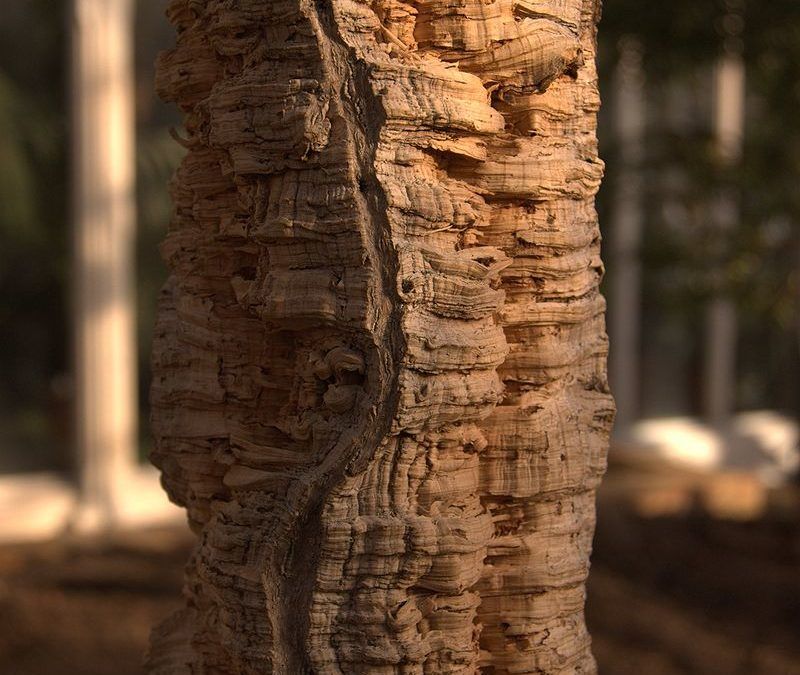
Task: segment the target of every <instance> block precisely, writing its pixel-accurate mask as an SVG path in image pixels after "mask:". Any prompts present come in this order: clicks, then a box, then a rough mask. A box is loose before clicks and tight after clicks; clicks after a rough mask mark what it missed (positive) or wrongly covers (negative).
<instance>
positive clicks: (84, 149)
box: [71, 0, 137, 529]
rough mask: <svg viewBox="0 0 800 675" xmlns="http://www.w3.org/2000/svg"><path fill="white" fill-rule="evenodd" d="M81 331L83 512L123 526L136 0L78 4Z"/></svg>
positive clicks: (132, 354)
mask: <svg viewBox="0 0 800 675" xmlns="http://www.w3.org/2000/svg"><path fill="white" fill-rule="evenodd" d="M71 19H72V24H71V33H72V106H73V114H72V123H73V135H72V138H73V146H72V156H73V172H72V175H73V181H74V185H73V213H74V216H73V220H74V224H73V227H74V247H73V251H74V255H73V278H74V314H73V319H74V324H75V340H74V341H75V375H76V378H75V379H76V411H75V416H76V426H77V429H76V431H77V446H78V448H77V449H78V472H79V478H80V503H79V513H78V514H77V516H76V521H75V525H76V526H77V527H79V528H81V529H94V528H96V527H98V526H102V525H106V524H110V523H111V522H112V521H113V520H114V519H115V517H116V513H117V510H118V506H119V503H120V500H121V499H123V498H126V497H127V496H128V495H125V494H124V484H125V482H126V477H127V476H128V474H129V472H130V470H131V468H132V467H133V465H134V463H135V462H136V411H137V402H136V379H135V378H136V348H135V338H134V316H135V311H136V302H135V295H134V289H133V264H134V225H135V223H134V208H135V207H134V203H135V196H134V180H135V165H134V161H135V151H134V101H133V62H132V53H133V47H132V40H133V3H132V0H73V3H72V17H71Z"/></svg>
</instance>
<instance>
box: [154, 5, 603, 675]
mask: <svg viewBox="0 0 800 675" xmlns="http://www.w3.org/2000/svg"><path fill="white" fill-rule="evenodd" d="M168 11H169V16H170V19H171V21H172V22H173V23H174V24H175V25H176V27H177V28H178V30H179V34H178V45H177V47H176V48H175V49H174V50H172V51H170V52H167V53H165V54H164V55H163V56H162V58H161V60H160V63H159V87H160V90H161V92H162V94H163V95H164V96H165V97H166V98H167V99H169V100H173V101H176V102H177V103H178V105H179V106H180V107H181V108H182V109H183V110H184V111H185V112H186V124H185V126H186V137H187V138H186V141H185V143H186V145H187V146H188V147H189V153H188V155H187V158H186V160H185V161H184V163H183V165H182V167H181V168H180V170H179V171H178V174H177V176H176V179H175V182H174V186H173V196H174V200H175V216H174V218H173V222H172V224H171V228H170V233H169V236H168V237H167V240H166V242H165V243H164V247H163V252H164V255H165V258H166V260H167V262H168V264H169V267H170V270H171V272H172V275H171V277H170V280H169V282H168V284H167V286H166V287H165V289H164V292H163V296H162V300H161V311H160V320H159V325H158V328H157V331H156V333H157V341H156V345H155V348H154V366H155V377H154V386H153V391H152V399H153V407H154V429H155V435H156V439H157V448H156V450H155V452H154V461H155V462H156V464H158V465H159V466H160V467H161V468H162V470H163V471H164V484H165V486H166V488H167V489H168V491H169V492H170V495H171V496H172V498H173V499H174V500H175V501H177V502H178V503H181V504H183V505H185V506H186V507H187V510H188V513H189V518H190V522H191V523H192V525H193V527H194V529H195V531H196V532H197V535H198V540H197V546H196V549H195V551H194V554H193V556H192V559H191V561H190V563H189V566H188V568H187V580H186V589H185V593H186V596H187V605H186V609H185V610H183V611H182V612H181V613H179V614H178V615H176V616H174V617H172V618H171V619H169V620H168V621H166V622H165V623H164V624H163V625H162V626H161V627H160V628H159V629H157V631H156V632H155V633H154V638H153V644H152V649H151V654H150V657H149V668H150V670H151V672H156V673H172V672H194V671H202V672H214V673H267V672H275V673H287V674H294V673H305V672H315V673H346V674H350V673H423V672H425V673H465V674H466V673H476V672H486V673H494V674H495V675H501V674H505V673H512V672H513V673H542V672H546V673H567V672H593V671H594V661H593V658H592V656H591V653H590V648H589V645H590V640H589V637H588V634H587V632H586V628H585V625H584V620H583V602H584V586H583V584H584V581H585V578H586V574H587V571H588V556H589V551H590V548H591V538H592V532H593V528H594V490H595V488H596V486H597V483H598V481H599V479H600V476H601V475H602V473H603V471H604V468H605V454H606V445H607V439H608V432H609V426H610V424H611V420H612V417H613V404H612V402H611V399H610V396H609V394H608V391H607V383H606V372H605V362H606V354H607V340H606V338H605V333H604V321H603V312H604V302H603V300H602V298H601V296H600V295H599V292H598V284H599V281H600V277H601V274H602V264H601V262H600V259H599V235H598V228H597V222H596V215H595V211H594V207H593V199H594V195H595V192H596V190H597V188H598V185H599V181H600V177H601V174H602V164H601V163H600V161H599V160H598V159H597V144H596V138H595V115H596V112H597V107H598V104H599V100H598V96H597V76H596V72H595V65H594V57H595V24H596V20H597V18H598V3H597V2H596V1H595V0H550V1H546V0H545V1H539V0H528V1H517V2H511V1H510V0H509V1H505V0H501V1H498V2H495V3H492V4H486V3H485V2H483V1H482V0H467V1H466V2H459V3H455V2H435V1H430V2H413V3H411V2H399V1H393V0H378V1H377V2H373V3H371V4H366V3H360V2H354V1H352V0H331V1H330V2H312V1H311V0H275V1H274V2H268V3H265V2H262V1H260V0H258V1H256V0H250V1H247V0H242V1H241V2H238V3H235V4H232V3H229V2H215V1H211V2H207V3H195V2H189V1H188V0H178V1H173V2H172V3H171V4H170V6H169V10H168Z"/></svg>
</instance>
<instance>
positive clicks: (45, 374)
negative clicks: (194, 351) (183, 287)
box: [0, 0, 182, 472]
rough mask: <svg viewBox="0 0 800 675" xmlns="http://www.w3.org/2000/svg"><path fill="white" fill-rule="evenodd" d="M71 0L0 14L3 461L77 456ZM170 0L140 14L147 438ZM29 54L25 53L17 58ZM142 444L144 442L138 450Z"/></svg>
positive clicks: (171, 155) (11, 466)
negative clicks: (160, 82)
mask: <svg viewBox="0 0 800 675" xmlns="http://www.w3.org/2000/svg"><path fill="white" fill-rule="evenodd" d="M68 6H69V3H68V2H65V1H64V0H60V1H58V2H53V0H11V2H8V3H6V4H5V5H4V6H3V21H2V22H0V288H2V294H0V370H1V371H2V373H3V377H2V385H0V447H2V448H3V452H2V453H0V471H2V472H8V471H31V470H38V469H53V468H59V469H67V468H69V466H70V456H71V453H70V443H71V437H72V430H71V428H70V414H71V412H70V411H71V398H72V381H71V376H70V370H71V366H70V360H71V348H70V342H71V329H70V323H69V316H70V305H71V301H70V283H69V279H70V270H69V264H70V246H71V238H70V204H69V176H68V165H69V162H68V159H69V158H68V148H69V143H68V132H69V128H70V122H69V58H68V53H69V26H68ZM163 10H164V7H163V6H162V3H150V2H139V3H137V14H136V36H135V41H136V118H137V211H138V220H137V261H136V262H137V289H138V308H137V309H138V331H137V333H138V351H139V380H140V382H139V398H140V403H141V406H140V408H141V412H142V414H141V420H142V422H141V424H140V426H141V433H140V439H141V443H142V445H143V446H146V445H147V444H148V439H149V432H148V430H147V419H146V418H147V390H148V387H149V352H150V339H151V333H152V326H153V321H154V316H155V300H156V296H157V291H158V288H159V287H160V285H161V284H162V283H163V280H164V277H165V272H164V269H163V266H162V264H161V261H160V258H159V254H158V243H159V242H160V240H161V239H162V238H163V233H164V230H165V227H166V223H167V221H168V219H169V212H170V202H169V196H168V194H167V189H166V186H167V183H168V181H169V178H170V176H171V174H172V172H173V171H174V169H175V167H176V166H177V164H178V162H179V161H180V157H181V155H182V149H181V148H180V146H178V145H177V144H176V143H175V142H174V141H173V140H172V139H171V138H170V135H169V128H170V127H171V126H175V125H176V124H178V123H179V117H178V114H177V112H176V111H175V110H174V109H173V108H172V107H171V106H167V105H164V104H162V103H161V102H160V101H159V100H158V99H157V98H156V97H155V95H154V93H153V90H154V86H153V62H154V60H155V57H156V55H157V53H158V52H159V51H160V50H161V49H163V48H164V47H165V46H166V45H169V44H170V41H171V40H172V39H173V38H172V31H171V29H170V27H169V25H168V24H167V22H166V19H164V17H163ZM21 55H24V58H20V56H21ZM145 453H146V447H143V448H142V454H143V455H144V454H145Z"/></svg>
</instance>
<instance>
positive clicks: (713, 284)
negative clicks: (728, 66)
mask: <svg viewBox="0 0 800 675" xmlns="http://www.w3.org/2000/svg"><path fill="white" fill-rule="evenodd" d="M731 11H733V13H734V14H736V15H738V18H737V17H734V18H733V19H731V18H730V17H729V18H728V19H725V18H724V17H725V15H726V13H729V12H731ZM600 35H601V39H600V70H601V79H602V83H601V85H602V89H603V91H604V92H605V98H606V103H607V104H608V105H607V107H606V108H605V109H604V110H603V112H602V113H601V133H600V139H601V152H602V154H603V156H604V158H605V159H606V161H607V163H608V175H607V178H606V182H605V185H604V188H603V190H602V192H601V195H600V199H599V203H598V206H599V209H600V212H601V223H602V224H603V225H604V230H605V232H604V234H605V235H606V238H607V240H611V239H613V236H614V233H613V231H611V230H610V229H609V228H608V227H607V226H608V224H609V223H610V222H611V215H612V210H613V204H612V195H613V191H614V184H615V180H616V175H615V166H617V161H618V154H617V150H618V148H617V146H616V139H615V133H614V130H613V125H612V120H611V116H612V115H613V112H614V110H613V108H614V101H613V97H611V96H610V92H611V91H612V86H611V77H612V74H613V69H614V65H615V63H616V60H617V57H618V54H619V46H620V44H621V41H622V40H625V39H630V38H631V37H633V38H635V39H636V40H637V41H638V43H639V44H640V45H641V50H642V51H641V53H642V66H643V69H644V73H645V78H646V98H647V106H648V126H647V130H646V137H645V161H644V166H643V167H642V171H643V172H644V175H645V181H644V184H645V192H646V194H645V195H643V203H644V205H645V227H644V233H643V234H644V240H643V246H642V264H643V269H644V311H645V321H644V326H643V329H644V347H643V349H644V351H645V352H647V350H648V345H650V344H652V345H659V346H657V347H654V348H652V349H653V351H654V352H655V353H656V357H658V358H669V355H664V356H659V352H661V353H662V354H663V349H661V345H660V342H661V337H662V334H663V333H665V332H668V330H671V329H677V330H678V331H679V332H681V333H682V334H683V335H684V336H685V337H684V341H685V343H686V344H685V348H686V351H687V353H688V357H687V359H688V368H687V369H688V371H689V372H688V373H686V374H685V375H684V376H685V379H686V399H687V401H688V403H689V405H688V409H686V410H681V411H669V412H693V413H698V412H699V405H698V399H699V385H700V382H699V378H700V373H701V359H702V344H703V336H702V331H703V309H704V307H705V304H706V302H707V300H708V298H709V296H710V295H711V294H712V293H713V292H715V291H719V290H721V291H722V292H724V293H727V294H729V295H730V296H732V297H733V298H734V299H735V301H736V304H737V306H738V308H739V330H740V334H739V337H738V350H737V354H738V360H739V364H738V373H737V375H738V378H739V390H738V391H737V392H736V395H737V404H738V406H739V407H740V408H767V407H769V408H777V409H783V410H789V411H795V412H797V411H800V389H798V381H799V380H800V378H798V372H800V317H799V310H800V300H799V299H798V298H800V276H799V275H800V225H799V224H800V190H798V188H797V183H798V178H800V115H798V111H800V84H799V83H800V3H798V2H796V0H769V1H768V2H756V1H755V0H728V1H727V2H725V1H723V0H703V1H699V2H698V1H697V0H678V1H676V2H672V3H649V2H641V1H640V0H607V2H606V3H605V7H604V16H603V22H602V25H601V32H600ZM725 40H728V41H729V42H728V43H727V44H728V45H729V46H732V47H733V48H734V49H736V50H741V53H742V56H743V58H744V61H745V64H746V71H747V103H746V129H745V141H744V148H743V156H742V159H741V162H740V164H739V166H738V167H735V168H731V169H721V168H720V167H719V165H718V163H717V162H716V161H715V151H714V141H713V130H712V119H713V111H712V109H711V96H710V90H711V86H712V75H711V73H712V69H713V66H714V64H715V62H716V61H717V59H718V58H719V56H720V55H721V54H722V53H723V45H724V44H725ZM676 106H677V107H678V108H680V113H679V115H678V116H679V117H680V118H681V119H680V123H679V124H675V121H674V120H671V119H670V115H671V114H673V115H674V113H670V112H669V111H670V110H673V111H674V109H675V108H676ZM722 192H727V193H731V194H734V195H736V200H737V202H738V204H739V208H740V216H739V220H738V223H737V224H736V226H735V227H734V228H733V229H732V230H723V231H720V229H719V228H718V227H716V226H715V225H714V217H713V214H712V208H713V201H714V199H715V196H716V195H719V194H720V193H722ZM613 273H614V270H613V266H609V275H613ZM612 311H613V308H612ZM668 327H669V328H668ZM672 344H675V342H674V341H673V343H672ZM676 351H677V347H676ZM674 376H675V377H680V376H681V375H680V373H679V372H678V371H675V373H674ZM647 377H648V374H647V373H645V378H647ZM651 379H652V378H651ZM653 386H655V387H658V386H660V385H659V383H658V382H655V383H654V384H653ZM645 407H647V406H646V405H645ZM650 412H661V411H658V410H656V411H652V410H651V411H650Z"/></svg>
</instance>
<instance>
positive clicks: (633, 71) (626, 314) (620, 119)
mask: <svg viewBox="0 0 800 675" xmlns="http://www.w3.org/2000/svg"><path fill="white" fill-rule="evenodd" d="M641 50H642V48H641V45H640V44H638V43H637V42H636V41H635V40H634V39H633V38H628V39H626V40H625V42H624V43H622V44H621V45H620V53H619V63H618V64H617V70H616V73H615V78H614V79H615V82H614V84H615V87H614V121H615V123H616V124H615V127H616V141H617V145H618V148H617V150H618V153H619V170H618V174H617V180H616V189H615V191H614V202H613V206H614V212H613V220H612V222H611V230H612V232H613V236H612V247H611V253H610V256H611V264H612V265H613V270H614V274H613V277H612V279H611V284H610V286H611V288H610V296H609V297H610V302H611V324H610V333H611V337H612V344H611V384H612V385H613V387H614V397H615V398H616V401H617V410H618V414H617V420H616V432H617V433H618V434H622V435H624V434H625V432H626V431H627V430H628V429H629V428H630V425H631V424H632V423H633V422H635V421H636V419H637V417H638V415H639V413H640V403H639V401H640V398H641V393H642V392H641V387H640V378H641V363H640V358H639V353H640V348H641V345H640V337H641V320H642V311H641V305H642V290H641V289H642V265H641V250H640V248H641V239H642V226H643V220H644V210H643V205H642V200H643V198H644V197H643V192H644V181H643V179H642V159H643V151H644V131H645V120H646V115H645V94H644V91H645V90H644V72H643V69H642V51H641Z"/></svg>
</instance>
